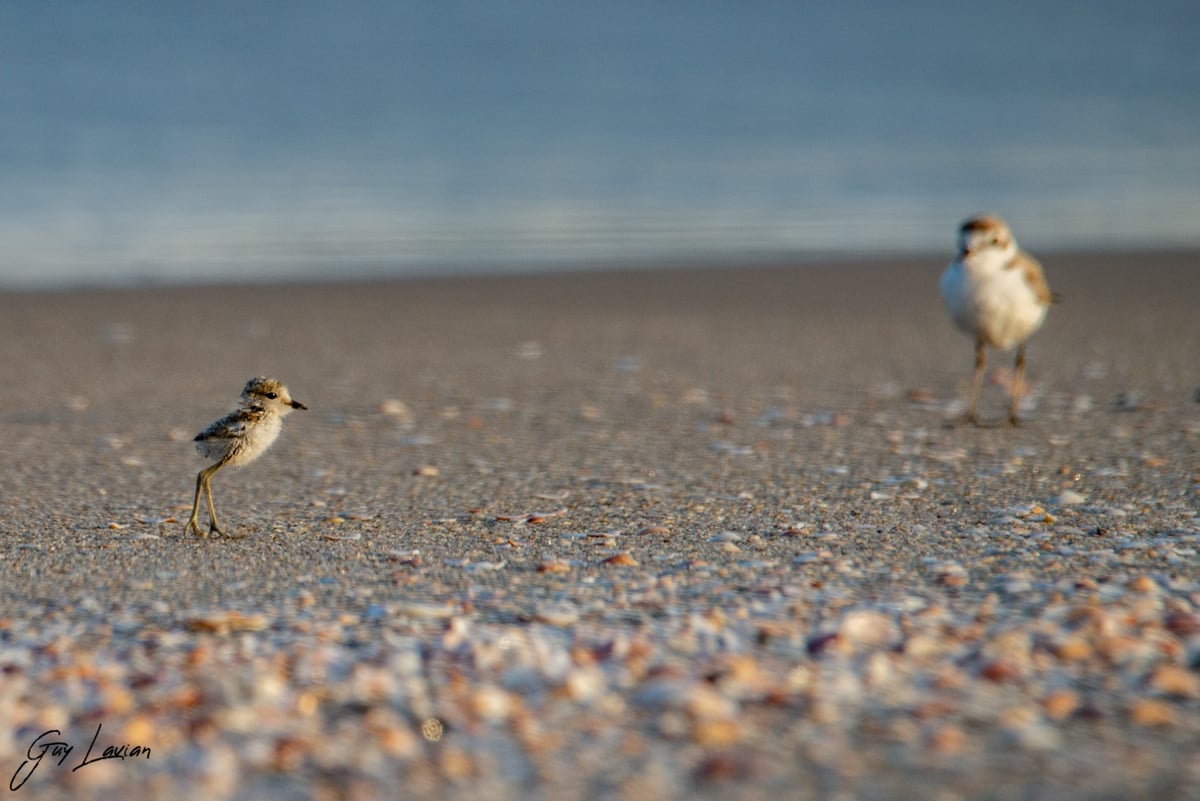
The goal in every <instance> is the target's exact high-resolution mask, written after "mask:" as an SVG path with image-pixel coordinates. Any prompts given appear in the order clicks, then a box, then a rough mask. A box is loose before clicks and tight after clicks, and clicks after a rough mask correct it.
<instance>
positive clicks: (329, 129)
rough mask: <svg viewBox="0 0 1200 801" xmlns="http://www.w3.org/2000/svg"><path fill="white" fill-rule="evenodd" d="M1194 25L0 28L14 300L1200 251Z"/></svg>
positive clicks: (565, 13)
mask: <svg viewBox="0 0 1200 801" xmlns="http://www.w3.org/2000/svg"><path fill="white" fill-rule="evenodd" d="M1198 38H1200V3H1197V2H1195V0H1180V1H1179V2H1153V0H1150V1H1149V2H1147V0H1130V1H1129V2H1105V0H1096V1H1094V2H1074V1H1072V0H1067V1H1066V2H1058V1H1057V0H1056V2H1046V0H1016V2H1009V3H971V2H938V1H935V0H910V1H909V2H904V3H896V2H878V3H870V2H856V1H851V2H839V3H807V2H783V1H782V0H779V1H773V2H771V1H768V0H741V1H740V2H735V1H734V0H729V1H728V2H706V1H705V0H689V1H688V2H681V1H679V0H664V1H663V2H654V0H614V1H612V2H607V1H602V2H596V0H592V1H591V2H550V1H549V0H547V1H546V2H542V1H541V0H502V1H501V0H478V1H476V2H457V1H455V0H439V1H438V2H314V1H313V0H299V1H297V2H256V3H244V2H205V3H184V2H163V3H144V2H107V3H90V2H53V3H41V2H20V1H19V0H18V1H17V2H12V3H4V4H2V5H0V286H16V285H26V284H59V283H70V282H87V283H123V282H129V281H143V280H146V281H164V282H170V281H181V280H186V281H196V280H200V281H203V280H223V279H227V278H231V277H236V278H245V279H251V280H255V279H272V278H277V277H283V276H336V275H351V274H353V275H361V274H403V273H415V272H422V273H428V272H434V271H438V270H452V269H464V268H467V269H553V268H556V267H561V266H572V265H579V264H589V265H603V264H610V263H629V262H654V261H659V260H671V261H684V260H694V259H711V260H729V259H739V258H746V259H759V258H803V257H805V256H813V255H825V254H830V253H833V254H859V253H868V254H877V253H911V252H917V251H921V252H932V253H945V254H946V255H948V254H949V251H950V248H951V246H952V241H953V231H954V227H955V225H956V224H957V222H958V220H959V219H960V218H961V217H963V216H964V215H966V214H968V213H971V212H975V211H982V210H991V211H997V212H1000V213H1002V214H1004V215H1006V216H1007V217H1008V218H1009V219H1010V221H1011V222H1012V223H1013V225H1014V228H1015V230H1016V231H1017V233H1018V236H1019V237H1020V238H1021V240H1022V242H1023V243H1024V244H1025V245H1027V246H1028V247H1030V248H1031V249H1034V248H1041V249H1054V248H1073V247H1089V248H1113V247H1140V246H1147V245H1151V246H1153V245H1170V246H1189V245H1197V244H1200V47H1197V45H1196V41H1197V39H1198Z"/></svg>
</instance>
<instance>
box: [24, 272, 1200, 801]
mask: <svg viewBox="0 0 1200 801" xmlns="http://www.w3.org/2000/svg"><path fill="white" fill-rule="evenodd" d="M1198 258H1200V254H1195V253H1141V254H1112V255H1105V256H1099V257H1097V256H1087V255H1053V254H1050V255H1045V254H1043V261H1044V262H1045V264H1046V268H1047V274H1048V277H1049V279H1050V282H1051V284H1052V286H1053V287H1054V288H1055V290H1056V291H1058V292H1060V293H1061V294H1062V295H1063V296H1064V302H1063V303H1062V304H1060V305H1058V306H1055V307H1054V308H1053V309H1052V310H1051V313H1050V316H1049V318H1048V321H1047V323H1046V325H1045V327H1044V328H1043V329H1042V331H1041V332H1039V333H1038V334H1037V335H1036V336H1035V337H1034V338H1033V340H1032V341H1031V343H1030V349H1029V373H1028V378H1029V382H1030V386H1029V393H1028V395H1027V398H1026V402H1025V411H1024V414H1025V417H1026V423H1025V425H1024V426H1022V427H1021V428H1018V429H1015V430H1014V429H1010V428H1009V427H1007V426H995V427H986V428H979V429H975V428H964V427H955V426H952V425H947V422H948V421H949V420H951V419H953V417H954V415H955V414H956V413H957V412H959V411H961V408H962V401H963V399H964V398H965V393H966V390H967V384H968V381H969V378H970V371H971V367H972V352H971V344H970V342H969V341H968V340H967V339H966V338H965V337H963V336H962V335H961V334H960V333H958V332H957V331H955V330H954V329H953V327H952V326H951V324H950V323H949V321H948V319H947V318H946V316H945V314H944V312H943V310H942V308H941V302H940V299H939V297H938V295H937V289H936V286H937V279H938V276H939V274H940V271H941V269H942V267H943V261H942V260H941V259H938V258H932V259H928V260H910V261H904V262H866V263H836V264H833V263H830V264H816V265H801V266H778V267H746V268H742V269H734V268H725V269H707V270H694V269H693V270H688V269H678V270H664V269H660V270H647V271H632V272H606V273H579V274H560V275H552V276H551V275H547V276H505V277H490V278H458V279H445V280H412V281H402V282H392V283H352V284H337V283H331V284H309V285H292V286H285V287H275V286H251V287H204V288H170V289H139V290H126V291H116V290H105V291H101V290H95V291H76V292H47V293H0V358H2V360H3V365H4V367H3V375H4V380H3V382H0V459H2V461H3V469H2V470H0V551H2V552H3V554H4V566H3V568H0V577H2V580H0V768H2V769H3V770H2V771H0V772H2V773H4V774H5V775H6V776H8V777H9V778H10V779H12V780H13V781H14V782H19V781H21V779H22V778H24V779H25V780H26V781H25V783H24V784H23V786H21V787H20V789H19V790H18V794H25V795H26V796H27V797H29V798H39V799H40V798H57V797H63V798H67V797H70V798H102V797H103V798H108V797H113V795H114V794H119V795H120V796H121V797H123V798H125V799H127V801H138V800H140V799H158V798H163V799H168V798H181V797H205V798H250V797H253V798H270V799H291V798H309V797H312V798H374V797H451V796H453V797H457V798H468V799H469V798H486V799H489V801H499V800H500V799H508V798H514V799H516V798H547V799H550V798H554V799H559V798H567V799H570V798H614V799H624V798H630V799H633V798H648V797H654V798H684V797H709V798H723V797H728V798H734V797H736V798H781V797H788V798H814V799H816V798H861V799H885V798H916V797H922V798H931V799H934V798H936V799H954V798H963V799H967V798H969V799H977V798H978V799H1010V798H1011V799H1027V798H1038V799H1059V798H1061V799H1068V798H1071V799H1075V798H1130V797H1157V798H1188V797H1194V794H1195V792H1196V790H1195V788H1196V787H1200V773H1198V768H1197V767H1196V760H1195V754H1196V753H1197V752H1198V750H1200V672H1198V670H1197V666H1198V665H1200V612H1198V611H1197V609H1198V608H1200V553H1198V551H1197V549H1198V547H1200V472H1198V471H1200V402H1197V391H1198V390H1200V359H1198V357H1197V354H1200V322H1198V318H1197V316H1196V307H1197V306H1196V301H1197V298H1200V270H1197V269H1196V263H1197V260H1198ZM1009 358H1010V356H1009V355H1008V354H1003V355H995V356H994V361H993V364H992V368H993V369H992V370H991V371H990V374H989V381H988V384H987V386H986V387H985V390H984V400H983V404H982V407H981V410H982V412H983V414H984V415H985V416H988V417H992V418H995V419H997V420H999V419H1001V418H1002V417H1003V416H1004V414H1005V411H1006V408H1007V406H1006V395H1005V387H1004V382H1005V380H1006V379H1007V378H1008V375H1009V374H1008V372H1007V368H1008V366H1009ZM259 374H262V375H271V376H275V377H278V378H280V379H282V380H284V381H285V382H286V383H287V384H288V386H289V387H290V388H291V390H292V394H293V396H294V397H296V398H297V399H299V400H301V401H303V402H304V403H305V404H307V405H308V407H309V411H308V412H297V413H295V414H293V415H291V416H290V417H289V418H288V419H287V420H286V422H285V425H284V431H283V434H282V436H281V437H280V439H279V441H278V442H277V443H276V445H275V446H274V447H273V448H272V449H271V450H270V451H269V452H268V453H267V454H266V455H265V456H264V457H263V458H262V459H260V460H259V461H258V462H256V463H254V464H253V465H251V466H248V467H246V468H244V469H241V470H229V471H222V472H220V473H218V474H217V476H216V478H215V479H214V480H213V489H214V496H215V502H216V505H217V511H218V513H219V514H220V515H221V518H222V522H223V523H224V524H225V525H226V526H227V527H228V528H232V529H235V530H236V531H237V532H238V533H242V534H246V535H247V537H246V538H245V539H239V540H219V539H200V538H194V537H188V536H184V535H183V534H182V529H183V523H184V521H185V520H186V519H187V515H188V512H189V510H190V505H191V494H192V490H193V487H194V481H195V474H196V471H197V470H198V469H199V468H200V467H202V466H203V463H202V462H201V461H200V459H199V458H198V456H196V454H195V453H194V451H193V449H192V443H191V437H192V436H193V435H194V434H195V432H197V431H199V430H200V429H202V428H203V427H204V426H205V425H207V424H208V423H209V422H210V421H212V420H214V419H216V418H217V417H219V416H221V415H222V414H224V413H225V412H227V411H229V410H230V409H231V408H232V406H233V404H234V402H235V400H236V396H237V393H238V392H239V391H240V389H241V387H242V385H243V384H244V382H245V381H246V379H248V378H250V377H251V376H254V375H259ZM97 726H102V731H101V733H100V735H99V736H98V737H97V740H96V745H95V747H94V749H93V751H92V753H91V755H90V756H91V758H93V759H94V758H95V757H96V756H97V755H98V753H100V752H102V750H103V748H104V747H105V746H106V745H121V744H129V746H130V747H129V748H128V749H126V751H125V752H123V753H124V754H125V755H126V756H128V755H129V754H130V753H131V752H132V750H133V748H135V747H136V746H138V745H141V746H144V747H148V748H149V749H151V753H150V757H149V759H146V758H145V755H144V753H139V754H137V755H136V756H130V757H129V758H126V759H123V760H121V759H111V760H105V761H101V762H88V764H84V765H83V766H82V767H81V768H80V769H79V770H72V768H73V767H75V766H77V765H79V763H80V762H81V761H86V759H85V755H86V753H87V751H88V745H89V743H90V742H91V740H92V737H93V735H94V734H95V733H96V729H97ZM47 730H59V731H60V732H61V735H55V736H54V737H53V739H55V740H62V741H67V742H70V743H71V744H72V745H73V746H74V747H75V748H74V751H73V752H72V753H70V754H68V755H67V756H66V758H65V760H64V762H63V764H62V765H58V764H57V763H55V764H51V762H52V759H51V758H50V757H49V756H47V757H46V758H45V759H43V760H42V761H40V762H36V761H32V762H31V761H30V755H31V753H32V754H33V755H34V756H36V755H37V753H38V751H37V749H36V748H35V749H34V750H33V751H32V752H31V751H30V750H29V749H30V745H31V743H32V742H33V741H34V740H35V738H37V737H38V736H39V735H40V734H42V733H43V732H45V731H47ZM42 742H46V740H43V741H42ZM23 763H24V767H22V765H23ZM30 770H32V773H31V774H30V773H29V771H30ZM22 771H25V773H22Z"/></svg>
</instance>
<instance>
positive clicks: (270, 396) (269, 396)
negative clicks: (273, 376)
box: [267, 392, 279, 400]
mask: <svg viewBox="0 0 1200 801" xmlns="http://www.w3.org/2000/svg"><path fill="white" fill-rule="evenodd" d="M267 397H268V398H270V399H271V400H275V399H276V398H278V397H279V394H278V393H276V392H268V393H267Z"/></svg>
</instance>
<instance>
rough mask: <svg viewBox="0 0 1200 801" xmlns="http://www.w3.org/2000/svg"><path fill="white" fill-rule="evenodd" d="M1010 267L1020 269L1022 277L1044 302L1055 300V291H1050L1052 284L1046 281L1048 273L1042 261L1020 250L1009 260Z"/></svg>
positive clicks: (1048, 302)
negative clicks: (1043, 268) (1044, 269)
mask: <svg viewBox="0 0 1200 801" xmlns="http://www.w3.org/2000/svg"><path fill="white" fill-rule="evenodd" d="M1008 269H1010V270H1020V271H1021V277H1023V278H1024V279H1025V283H1026V284H1028V285H1029V288H1030V289H1032V290H1033V294H1035V295H1037V298H1038V300H1040V301H1041V302H1042V303H1045V304H1050V303H1053V302H1054V293H1053V292H1051V291H1050V284H1049V283H1047V282H1046V273H1045V272H1044V271H1043V270H1042V265H1041V263H1040V262H1038V260H1037V259H1035V258H1034V257H1033V256H1030V255H1029V254H1028V253H1026V252H1025V251H1023V250H1021V251H1018V252H1017V255H1016V257H1015V258H1013V260H1012V261H1011V262H1009V264H1008Z"/></svg>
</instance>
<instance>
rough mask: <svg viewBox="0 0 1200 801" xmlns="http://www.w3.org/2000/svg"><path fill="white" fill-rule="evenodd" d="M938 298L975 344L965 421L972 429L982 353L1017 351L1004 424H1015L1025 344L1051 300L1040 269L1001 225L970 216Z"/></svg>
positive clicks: (992, 217) (995, 219)
mask: <svg viewBox="0 0 1200 801" xmlns="http://www.w3.org/2000/svg"><path fill="white" fill-rule="evenodd" d="M941 289H942V299H943V300H944V301H945V302H946V309H947V311H949V312H950V316H951V317H952V318H953V319H954V324H955V325H957V326H958V327H959V328H960V329H961V330H962V331H963V333H965V334H966V335H967V336H969V337H972V338H973V339H974V340H975V376H974V379H973V380H972V382H971V400H970V402H969V403H968V404H967V413H966V418H965V419H966V421H967V422H969V423H973V424H978V422H979V420H978V418H977V417H976V416H975V407H976V405H977V404H978V403H979V392H980V390H981V388H982V386H983V369H984V366H985V365H986V363H987V356H986V354H985V352H984V349H985V348H988V347H991V348H997V349H999V350H1012V349H1013V348H1016V349H1017V358H1016V362H1015V365H1014V367H1013V376H1012V388H1011V389H1012V402H1011V405H1010V406H1009V412H1008V421H1009V422H1010V423H1011V424H1012V425H1014V426H1015V425H1017V424H1018V422H1019V420H1018V418H1017V407H1018V405H1019V404H1020V400H1021V393H1022V391H1023V388H1024V380H1025V341H1026V340H1027V339H1028V338H1029V337H1030V335H1032V334H1033V332H1034V331H1036V330H1038V328H1040V327H1041V325H1042V321H1044V320H1045V319H1046V311H1047V310H1048V309H1049V308H1050V304H1051V302H1052V301H1053V295H1052V293H1051V292H1050V286H1049V285H1048V284H1047V283H1046V276H1045V273H1043V272H1042V265H1040V264H1038V262H1037V260H1036V259H1034V258H1033V257H1032V256H1030V255H1029V254H1028V253H1025V252H1024V251H1022V250H1021V249H1020V248H1018V247H1017V242H1016V240H1015V239H1013V235H1012V232H1011V231H1010V230H1009V229H1008V225H1007V224H1006V223H1005V222H1004V220H1002V219H1000V218H999V217H997V216H995V215H981V216H978V217H972V218H970V219H968V220H966V221H964V222H963V223H962V225H960V226H959V229H958V255H957V256H955V257H954V261H952V262H950V266H949V267H947V268H946V272H945V273H943V274H942V282H941Z"/></svg>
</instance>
